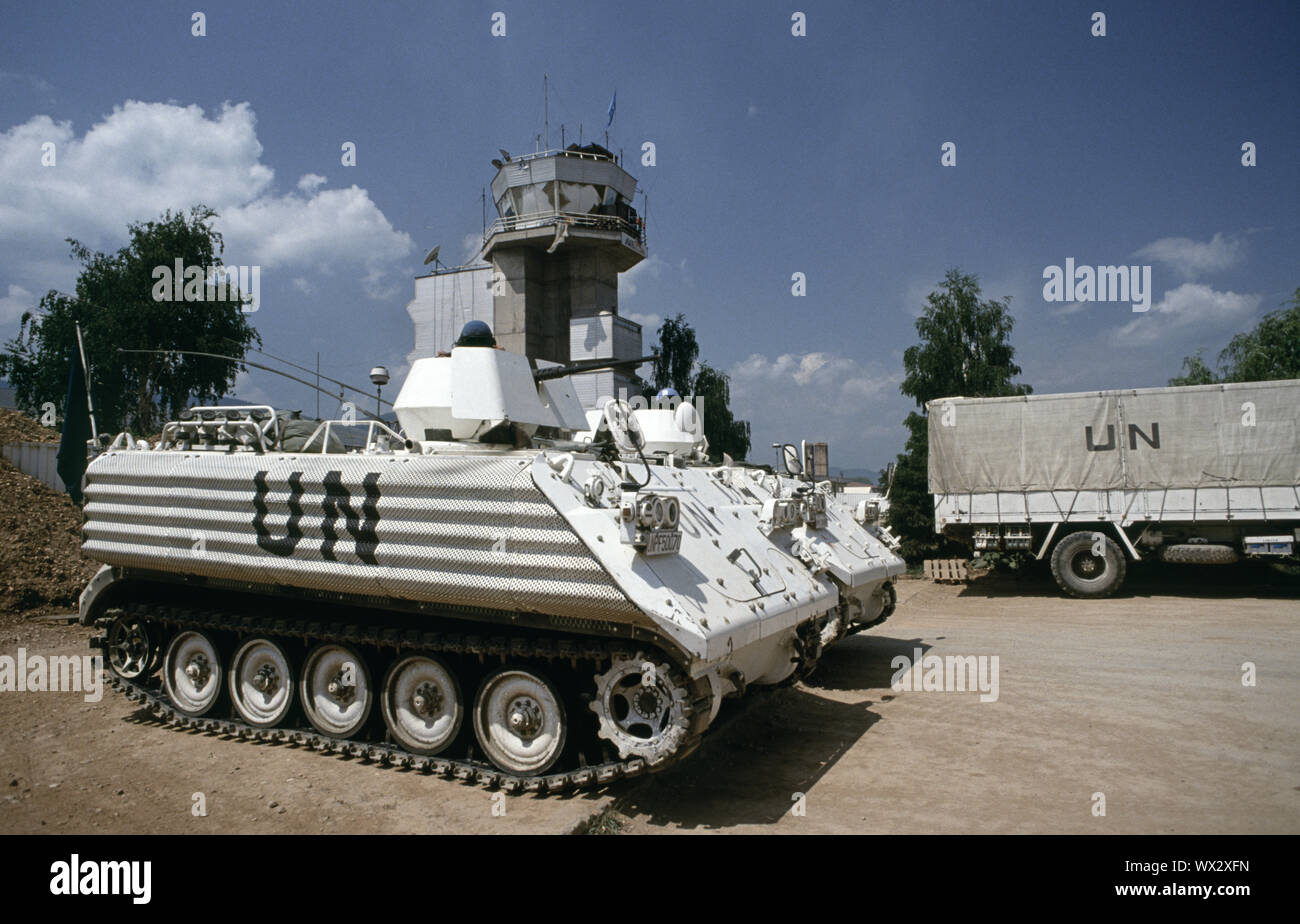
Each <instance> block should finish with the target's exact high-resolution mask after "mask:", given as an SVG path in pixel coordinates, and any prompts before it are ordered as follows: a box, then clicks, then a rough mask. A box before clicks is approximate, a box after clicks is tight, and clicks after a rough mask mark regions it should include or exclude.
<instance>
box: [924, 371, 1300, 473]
mask: <svg viewBox="0 0 1300 924" xmlns="http://www.w3.org/2000/svg"><path fill="white" fill-rule="evenodd" d="M926 407H927V411H928V413H929V436H930V457H929V481H930V491H931V493H934V494H969V493H986V492H998V491H1016V492H1020V491H1047V490H1060V489H1073V490H1108V489H1122V488H1129V489H1135V488H1136V489H1143V488H1170V489H1173V488H1195V487H1202V486H1209V485H1213V486H1217V487H1229V486H1230V487H1255V486H1282V485H1285V486H1294V485H1297V484H1300V380H1296V379H1290V380H1285V381H1276V382H1244V383H1235V384H1223V385H1193V386H1185V387H1171V388H1137V389H1128V390H1124V391H1094V392H1079V393H1074V394H1061V395H1028V396H1014V397H1007V398H940V399H937V400H935V401H931V402H929V404H927V405H926Z"/></svg>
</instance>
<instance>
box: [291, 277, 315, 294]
mask: <svg viewBox="0 0 1300 924" xmlns="http://www.w3.org/2000/svg"><path fill="white" fill-rule="evenodd" d="M293 287H294V288H295V289H297V290H298V291H299V292H301V293H302V294H303V295H311V293H312V292H313V291H315V290H314V289H313V288H312V285H311V283H310V282H309V281H308V280H307V279H306V277H304V276H295V277H294V279H293Z"/></svg>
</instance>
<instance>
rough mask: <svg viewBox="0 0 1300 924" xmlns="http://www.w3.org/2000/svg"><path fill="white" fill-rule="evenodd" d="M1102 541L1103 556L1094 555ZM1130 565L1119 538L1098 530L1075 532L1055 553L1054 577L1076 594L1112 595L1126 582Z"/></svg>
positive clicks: (1058, 582) (1063, 586)
mask: <svg viewBox="0 0 1300 924" xmlns="http://www.w3.org/2000/svg"><path fill="white" fill-rule="evenodd" d="M1098 540H1100V541H1101V548H1102V553H1103V554H1101V555H1100V556H1098V555H1096V554H1094V551H1095V546H1096V543H1097V541H1098ZM1127 565H1128V563H1127V562H1126V561H1125V559H1124V553H1123V552H1122V551H1120V548H1119V546H1118V545H1116V544H1115V541H1114V540H1113V539H1111V538H1110V537H1109V536H1107V535H1105V534H1103V533H1099V532H1095V531H1088V532H1081V533H1071V534H1070V535H1068V536H1066V537H1065V538H1064V539H1062V540H1061V541H1060V542H1059V543H1057V546H1056V549H1055V550H1054V551H1053V552H1052V577H1054V578H1056V583H1057V584H1059V585H1060V587H1061V590H1063V591H1065V592H1066V593H1067V594H1069V595H1070V596H1072V597H1109V596H1110V595H1111V594H1113V593H1114V592H1115V591H1117V590H1119V586H1120V585H1121V584H1122V583H1124V571H1125V569H1126V568H1127Z"/></svg>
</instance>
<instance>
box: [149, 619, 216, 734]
mask: <svg viewBox="0 0 1300 924" xmlns="http://www.w3.org/2000/svg"><path fill="white" fill-rule="evenodd" d="M221 681H222V676H221V654H220V653H219V652H218V650H217V645H216V643H215V642H214V641H213V640H212V639H211V637H209V636H208V635H206V634H205V633H203V632H181V633H180V634H179V635H177V636H176V637H175V638H174V639H172V643H171V644H170V645H168V646H167V654H166V655H165V656H164V657H163V671H162V682H163V689H164V690H166V691H167V697H168V698H169V699H170V700H171V701H172V705H173V706H175V707H176V710H177V711H178V712H182V713H184V714H185V715H187V716H190V717H191V718H198V717H199V716H203V715H207V714H208V713H209V712H211V711H212V709H213V707H214V706H216V705H217V702H218V701H219V700H220V699H221V690H222V687H223V684H222V682H221Z"/></svg>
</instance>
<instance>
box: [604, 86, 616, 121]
mask: <svg viewBox="0 0 1300 924" xmlns="http://www.w3.org/2000/svg"><path fill="white" fill-rule="evenodd" d="M616 105H618V91H617V90H615V91H614V95H613V96H611V97H610V98H609V118H608V119H606V120H605V128H606V129H608V128H609V127H610V126H611V125H613V124H614V107H615V106H616Z"/></svg>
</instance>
